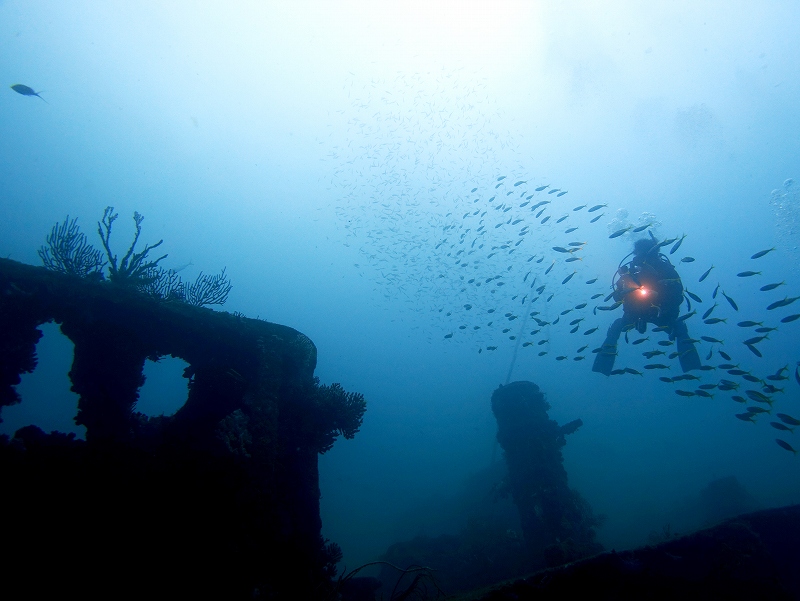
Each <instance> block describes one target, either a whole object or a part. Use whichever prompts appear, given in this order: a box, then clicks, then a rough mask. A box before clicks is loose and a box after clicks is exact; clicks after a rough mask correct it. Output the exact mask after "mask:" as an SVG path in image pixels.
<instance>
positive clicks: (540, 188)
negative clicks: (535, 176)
mask: <svg viewBox="0 0 800 601" xmlns="http://www.w3.org/2000/svg"><path fill="white" fill-rule="evenodd" d="M549 187H550V184H547V185H546V186H539V187H538V188H536V191H537V192H541V191H542V190H544V189H545V188H549Z"/></svg>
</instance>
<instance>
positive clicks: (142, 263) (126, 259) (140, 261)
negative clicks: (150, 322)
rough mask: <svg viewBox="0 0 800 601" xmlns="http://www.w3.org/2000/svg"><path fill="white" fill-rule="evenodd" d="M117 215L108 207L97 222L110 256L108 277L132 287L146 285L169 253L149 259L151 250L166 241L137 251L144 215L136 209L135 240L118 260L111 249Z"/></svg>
mask: <svg viewBox="0 0 800 601" xmlns="http://www.w3.org/2000/svg"><path fill="white" fill-rule="evenodd" d="M117 217H119V213H115V212H114V207H106V210H105V211H104V212H103V218H102V219H101V220H100V221H98V222H97V233H98V234H100V239H101V240H102V241H103V248H105V249H106V255H107V256H108V279H109V280H111V281H112V282H115V283H117V284H124V285H127V286H132V287H138V286H143V285H146V284H148V283H149V282H151V281H152V279H153V270H154V269H155V268H156V267H158V264H159V262H161V261H162V260H163V259H166V258H167V255H162V256H160V257H158V258H157V259H152V260H151V259H148V255H149V254H150V251H151V250H153V249H154V248H157V247H159V246H161V244H162V243H163V242H164V241H163V240H159V241H158V242H156V243H155V244H146V245H145V247H144V249H143V250H141V251H140V252H138V253H137V252H136V243H137V242H138V241H139V236H140V235H141V233H142V221H144V216H143V215H142V214H141V213H139V212H138V211H134V213H133V222H134V223H135V224H136V234H135V235H134V236H133V242H131V245H130V246H129V247H128V252H126V253H125V255H124V256H123V257H122V260H121V261H118V260H117V255H115V254H114V253H113V252H112V251H111V227H112V226H113V225H114V221H116V219H117Z"/></svg>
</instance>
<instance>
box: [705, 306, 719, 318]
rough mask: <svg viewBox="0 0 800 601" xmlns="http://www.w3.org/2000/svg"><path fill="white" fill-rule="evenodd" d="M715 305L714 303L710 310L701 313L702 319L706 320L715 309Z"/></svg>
mask: <svg viewBox="0 0 800 601" xmlns="http://www.w3.org/2000/svg"><path fill="white" fill-rule="evenodd" d="M716 307H717V303H714V304H713V305H712V306H711V308H709V309H707V310H706V312H705V313H703V319H708V316H709V315H711V313H712V312H713V311H714V309H716Z"/></svg>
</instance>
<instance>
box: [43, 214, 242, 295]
mask: <svg viewBox="0 0 800 601" xmlns="http://www.w3.org/2000/svg"><path fill="white" fill-rule="evenodd" d="M118 217H119V214H118V213H115V212H114V207H106V210H105V211H104V212H103V218H102V219H101V220H100V221H98V222H97V233H98V234H100V240H101V241H102V243H103V248H104V249H105V253H106V256H107V260H106V259H103V254H102V253H101V252H100V251H99V250H97V249H95V248H94V247H93V246H92V245H91V244H89V243H88V241H87V239H86V235H85V234H84V233H83V232H81V231H80V228H79V227H78V222H77V219H72V220H70V218H69V216H67V218H66V220H65V221H64V222H63V223H61V224H59V223H56V224H55V225H54V226H53V229H52V230H51V232H50V234H49V235H48V236H47V239H46V243H47V244H46V245H44V246H42V247H41V248H40V249H39V256H40V257H41V259H42V264H43V265H44V266H45V267H46V268H47V269H49V270H51V271H58V272H61V273H67V274H72V275H77V276H80V277H83V278H92V279H97V280H102V279H104V278H105V276H104V273H103V270H104V268H105V267H106V265H107V266H108V279H109V280H110V281H111V282H113V283H115V284H119V285H123V286H127V287H130V288H133V289H135V290H138V291H139V292H142V293H143V294H147V295H148V296H151V297H153V298H156V299H161V300H168V301H183V302H186V303H188V304H190V305H194V306H196V307H203V306H205V305H224V304H225V301H227V300H228V294H229V293H230V291H231V289H232V288H233V286H232V285H231V283H230V281H229V280H228V276H227V275H226V274H225V269H224V268H223V269H222V272H221V273H219V274H217V275H213V276H212V275H206V274H204V273H203V272H202V271H201V272H200V275H198V276H197V279H196V280H195V281H194V283H185V282H183V281H181V277H180V276H179V275H178V272H177V271H175V270H173V269H164V268H163V267H161V266H160V265H159V263H160V262H161V261H162V260H164V259H166V258H167V255H162V256H160V257H158V258H157V259H152V258H150V257H149V255H150V251H152V250H153V249H154V248H157V247H159V246H161V244H162V243H163V242H164V241H163V240H159V241H158V242H156V243H155V244H147V245H145V247H144V249H142V250H141V251H140V252H136V244H137V243H138V241H139V236H140V235H141V233H142V221H144V216H143V215H142V214H141V213H139V212H136V211H134V213H133V222H134V224H135V226H136V233H135V234H134V237H133V241H132V242H131V245H130V246H129V247H128V251H127V252H126V253H125V255H124V256H123V257H122V259H119V257H118V256H117V255H115V254H114V252H113V251H112V250H111V230H112V227H113V225H114V222H115V221H116V220H117V218H118Z"/></svg>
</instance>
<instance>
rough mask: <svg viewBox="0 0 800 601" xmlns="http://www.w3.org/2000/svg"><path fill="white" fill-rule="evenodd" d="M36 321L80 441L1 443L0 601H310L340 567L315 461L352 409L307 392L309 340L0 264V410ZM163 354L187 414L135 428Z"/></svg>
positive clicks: (56, 438) (24, 435)
mask: <svg viewBox="0 0 800 601" xmlns="http://www.w3.org/2000/svg"><path fill="white" fill-rule="evenodd" d="M50 321H55V322H56V323H58V324H60V326H61V330H62V332H63V333H64V334H65V335H66V336H67V337H69V338H70V340H72V342H73V343H74V345H75V351H74V360H73V364H72V369H71V371H70V374H69V376H70V379H71V381H72V390H73V391H74V392H76V393H77V394H78V395H79V397H80V398H79V402H78V410H77V414H76V416H75V421H76V423H77V424H82V425H84V426H86V440H85V441H82V440H76V439H75V438H74V437H73V436H71V435H65V434H61V433H51V434H46V433H44V432H42V431H41V430H39V429H38V428H36V427H34V426H30V427H27V428H23V429H21V430H19V431H18V432H17V434H16V435H15V437H14V438H13V439H10V440H9V439H8V438H7V437H3V439H2V441H1V443H0V467H1V468H2V470H3V480H4V484H5V486H4V494H3V498H4V513H3V519H4V533H5V540H6V548H7V549H9V550H11V552H12V553H13V557H12V559H11V560H10V561H5V562H4V564H5V565H4V568H5V570H4V572H5V574H6V576H5V577H4V588H6V590H8V588H12V589H14V590H26V589H27V590H29V591H30V592H43V588H42V587H46V588H49V589H50V590H51V591H58V592H60V593H66V592H68V591H80V594H81V596H82V597H86V596H102V595H105V596H107V597H108V596H120V594H122V595H123V596H128V595H132V594H148V595H153V594H155V595H156V596H158V597H162V598H163V597H167V596H171V595H175V596H179V597H181V598H190V597H192V596H194V595H201V594H202V596H203V597H204V598H209V594H212V596H213V594H214V593H216V594H219V595H221V596H220V597H219V598H237V597H248V598H267V597H270V596H271V595H286V594H289V592H291V594H292V595H295V596H296V598H301V597H306V598H310V597H311V596H312V595H314V593H315V592H318V591H319V590H320V587H322V588H323V589H324V588H325V586H326V583H327V582H328V581H329V577H330V575H331V568H332V565H333V563H335V561H336V560H337V559H338V556H337V555H338V550H337V548H336V547H335V545H326V544H325V541H323V539H322V537H321V521H320V515H319V495H320V493H319V484H318V472H317V458H318V454H319V453H321V452H325V451H326V450H328V449H329V448H330V446H331V445H332V444H333V441H334V440H335V438H336V436H337V435H338V434H343V435H344V436H346V437H348V438H349V437H352V435H353V434H354V433H355V432H357V431H358V426H359V425H360V423H361V417H362V415H363V411H364V403H363V397H361V396H360V395H356V394H347V393H345V392H344V391H343V390H342V389H341V388H340V387H338V386H337V385H333V386H331V387H326V386H319V384H318V382H317V381H316V380H315V379H314V375H313V373H314V368H315V365H316V348H315V346H314V344H313V343H312V342H311V340H310V339H309V338H308V337H306V336H304V335H303V334H301V333H300V332H297V331H296V330H293V329H292V328H289V327H285V326H281V325H277V324H272V323H267V322H264V321H260V320H255V319H248V318H245V317H242V316H237V315H231V314H228V313H222V312H215V311H212V310H210V309H204V308H200V307H194V306H190V305H188V304H185V303H182V302H177V301H165V300H163V299H155V298H151V297H148V296H146V295H143V294H141V293H139V292H137V291H135V290H131V289H127V288H125V287H121V286H119V285H115V284H113V283H109V282H105V281H92V280H89V279H85V278H80V277H77V276H72V275H65V274H61V273H56V272H53V271H48V270H46V269H44V268H40V267H32V266H29V265H23V264H20V263H17V262H14V261H10V260H6V259H0V408H2V406H7V405H11V404H14V403H16V402H19V400H20V399H19V397H18V395H17V393H16V390H15V386H16V385H17V384H18V383H19V382H20V374H22V373H27V372H30V371H32V370H33V369H34V368H35V366H36V354H35V347H36V342H37V341H38V340H39V338H40V337H41V332H40V331H39V330H38V329H37V328H38V326H40V325H41V324H43V323H46V322H50ZM167 355H171V356H173V357H179V358H181V359H183V360H184V361H186V362H187V363H188V364H189V367H188V368H187V369H186V371H185V374H184V375H185V377H186V378H187V379H188V391H189V392H188V397H187V400H186V403H185V404H184V406H183V407H182V408H181V409H179V410H178V411H177V413H176V414H175V415H173V416H169V417H163V416H162V417H154V418H148V417H147V416H144V415H142V414H140V413H137V412H136V411H135V404H136V401H137V399H138V390H139V388H140V387H141V385H142V384H143V382H144V378H143V375H142V369H143V367H144V364H145V361H146V360H147V359H148V358H150V359H153V360H157V359H158V358H159V357H163V356H167ZM180 566H191V573H190V574H187V573H183V572H182V571H181V568H180ZM44 574H46V575H47V577H46V578H43V577H42V576H43V575H44ZM298 595H299V596H298ZM37 596H38V595H37Z"/></svg>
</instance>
